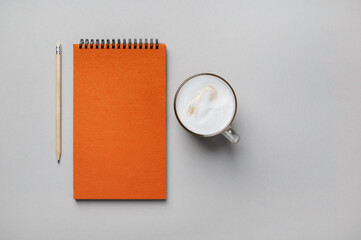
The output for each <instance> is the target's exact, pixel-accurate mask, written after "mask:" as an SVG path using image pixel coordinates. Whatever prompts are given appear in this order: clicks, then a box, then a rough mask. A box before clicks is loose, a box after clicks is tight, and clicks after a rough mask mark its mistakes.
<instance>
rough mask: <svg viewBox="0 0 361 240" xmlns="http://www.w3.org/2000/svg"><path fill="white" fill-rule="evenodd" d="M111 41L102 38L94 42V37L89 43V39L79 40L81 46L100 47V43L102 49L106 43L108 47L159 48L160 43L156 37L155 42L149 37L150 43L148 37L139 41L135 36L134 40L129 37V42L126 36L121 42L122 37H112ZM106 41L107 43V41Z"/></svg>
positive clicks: (85, 47)
mask: <svg viewBox="0 0 361 240" xmlns="http://www.w3.org/2000/svg"><path fill="white" fill-rule="evenodd" d="M111 40H112V41H111V43H110V39H101V40H100V41H99V39H96V40H95V43H94V39H90V43H89V39H85V41H84V39H80V42H79V48H80V49H83V46H84V49H88V48H90V49H94V48H95V49H99V45H100V48H101V49H104V45H105V48H106V49H110V48H111V49H116V48H117V49H158V48H159V43H158V39H155V43H153V38H150V39H149V43H148V38H144V43H143V39H142V38H139V43H138V40H137V39H136V38H134V40H133V41H132V39H130V38H129V39H128V43H127V41H126V39H125V38H123V42H121V40H120V39H117V41H115V39H111ZM105 41H106V43H105Z"/></svg>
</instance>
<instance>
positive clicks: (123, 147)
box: [73, 39, 166, 199]
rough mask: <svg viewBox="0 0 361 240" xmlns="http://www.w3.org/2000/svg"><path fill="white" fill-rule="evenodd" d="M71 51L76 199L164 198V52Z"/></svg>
mask: <svg viewBox="0 0 361 240" xmlns="http://www.w3.org/2000/svg"><path fill="white" fill-rule="evenodd" d="M73 50H74V122H73V124H74V142H73V143H74V199H165V198H166V46H165V44H160V43H158V40H156V41H155V42H154V43H153V41H152V40H150V42H149V43H148V42H147V39H146V40H145V41H144V42H142V40H139V42H138V43H137V41H136V40H134V42H130V40H129V42H127V43H126V42H125V40H123V42H122V43H121V42H120V40H118V41H117V42H116V41H115V40H112V42H110V40H106V42H105V41H104V40H101V41H98V40H96V42H95V43H94V41H93V40H91V41H90V43H89V41H88V40H85V42H84V41H83V40H81V41H80V44H74V45H73Z"/></svg>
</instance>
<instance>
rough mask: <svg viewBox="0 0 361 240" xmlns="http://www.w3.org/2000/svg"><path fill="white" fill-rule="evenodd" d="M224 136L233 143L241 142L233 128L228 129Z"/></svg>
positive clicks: (223, 133)
mask: <svg viewBox="0 0 361 240" xmlns="http://www.w3.org/2000/svg"><path fill="white" fill-rule="evenodd" d="M222 135H223V136H224V137H225V138H227V139H228V140H229V141H230V142H231V143H238V142H239V135H238V134H237V133H236V131H234V130H233V129H232V128H231V127H229V128H227V129H226V130H225V131H224V132H222Z"/></svg>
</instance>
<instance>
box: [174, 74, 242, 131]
mask: <svg viewBox="0 0 361 240" xmlns="http://www.w3.org/2000/svg"><path fill="white" fill-rule="evenodd" d="M235 108H236V100H235V97H234V95H233V92H232V90H231V88H230V87H229V86H228V85H227V84H226V83H225V82H224V81H223V80H221V79H219V78H217V77H215V76H212V75H200V76H198V77H195V78H192V79H191V80H189V81H187V82H186V83H185V84H184V85H183V87H182V88H181V89H180V91H179V92H178V96H177V99H176V111H177V115H178V118H179V120H180V121H181V122H182V124H183V125H184V126H185V127H186V128H187V129H188V130H190V131H192V132H194V133H197V134H201V135H213V134H216V133H219V132H220V131H222V130H223V129H224V128H225V127H227V126H228V125H229V124H230V123H231V121H232V119H233V115H234V112H235Z"/></svg>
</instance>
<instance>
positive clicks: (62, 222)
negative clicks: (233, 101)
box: [0, 0, 361, 240]
mask: <svg viewBox="0 0 361 240" xmlns="http://www.w3.org/2000/svg"><path fill="white" fill-rule="evenodd" d="M171 2H172V3H171ZM360 12H361V2H360V1H349V0H347V1H336V0H333V1H286V0H284V1H281V0H279V1H251V0H250V1H228V2H225V1H224V2H223V3H221V1H139V0H138V1H134V0H132V1H98V2H95V1H70V0H69V1H57V2H55V1H42V2H40V1H10V0H2V1H1V2H0V39H1V40H0V42H1V44H0V81H1V84H0V110H1V115H0V193H1V197H0V239H1V240H3V239H4V240H11V239H55V240H57V239H167V240H168V239H275V240H276V239H277V240H279V239H287V240H288V239H302V240H303V239H328V240H333V239H348V240H356V239H357V240H358V239H361V187H360V183H361V161H360V160H361V146H360V143H361V124H360V123H361V108H360V103H361V66H360V65H361V45H360V42H361V27H360V26H361V25H360V22H361V14H360ZM112 37H121V38H122V37H158V38H159V39H160V40H161V41H162V42H165V43H167V47H168V55H167V56H168V79H167V80H168V115H167V116H168V140H167V142H168V200H167V201H165V202H164V201H85V202H76V201H74V200H73V199H72V180H73V179H72V151H73V147H72V111H73V108H72V91H73V87H72V72H73V71H72V70H73V66H72V63H73V61H72V43H76V42H78V41H79V39H80V38H112ZM57 41H61V43H62V44H63V157H62V162H61V164H60V165H58V164H57V162H56V157H55V43H56V42H57ZM198 72H213V73H216V74H219V75H221V76H223V77H224V78H225V79H227V80H228V81H229V82H230V83H231V84H232V85H233V87H234V89H235V91H236V94H237V96H238V101H239V109H238V110H239V112H238V115H237V117H236V120H235V122H234V128H235V129H237V130H238V132H239V133H240V136H241V141H240V143H239V144H238V145H235V146H231V145H230V144H228V143H227V142H226V140H224V139H223V138H222V137H218V138H214V139H199V138H196V137H193V136H191V135H190V134H188V133H187V132H186V131H184V130H183V129H182V128H181V127H180V125H179V124H178V123H177V122H176V118H175V116H174V114H173V109H172V100H173V95H174V93H175V91H176V89H177V87H178V85H179V84H180V83H181V82H182V81H183V80H184V79H185V78H187V77H188V76H190V75H192V74H195V73H198Z"/></svg>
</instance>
